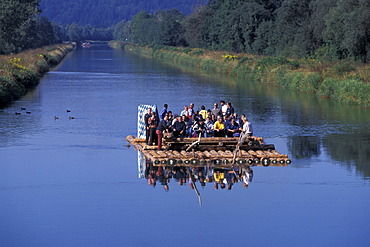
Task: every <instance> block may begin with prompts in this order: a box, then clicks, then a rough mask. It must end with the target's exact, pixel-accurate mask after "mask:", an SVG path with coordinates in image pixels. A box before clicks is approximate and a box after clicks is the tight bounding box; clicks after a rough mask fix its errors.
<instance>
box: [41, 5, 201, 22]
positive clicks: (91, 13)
mask: <svg viewBox="0 0 370 247" xmlns="http://www.w3.org/2000/svg"><path fill="white" fill-rule="evenodd" d="M206 2H207V0H84V1H82V0H41V3H40V9H41V10H42V15H43V16H46V17H47V18H48V19H49V20H50V21H53V22H55V23H57V24H63V25H65V24H71V23H73V22H76V23H77V24H78V25H80V26H84V25H88V24H90V25H93V26H98V27H108V26H112V25H115V24H116V23H118V22H119V21H121V20H130V19H131V17H132V16H133V15H135V14H137V13H138V12H139V11H141V10H146V11H147V12H149V13H155V12H156V11H157V10H159V9H163V10H165V9H173V8H176V9H178V10H179V11H180V12H182V13H185V14H189V13H190V12H191V11H192V10H193V8H194V7H195V6H198V5H200V4H202V5H203V4H205V3H206Z"/></svg>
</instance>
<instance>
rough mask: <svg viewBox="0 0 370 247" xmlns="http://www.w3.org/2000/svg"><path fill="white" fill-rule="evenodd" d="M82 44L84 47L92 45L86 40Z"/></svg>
mask: <svg viewBox="0 0 370 247" xmlns="http://www.w3.org/2000/svg"><path fill="white" fill-rule="evenodd" d="M81 46H82V47H84V48H89V47H90V43H89V42H84V43H82V45H81Z"/></svg>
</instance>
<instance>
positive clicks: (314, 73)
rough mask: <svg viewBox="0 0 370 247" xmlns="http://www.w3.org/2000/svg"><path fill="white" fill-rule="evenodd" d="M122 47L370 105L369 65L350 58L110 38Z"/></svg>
mask: <svg viewBox="0 0 370 247" xmlns="http://www.w3.org/2000/svg"><path fill="white" fill-rule="evenodd" d="M109 44H110V46H112V47H113V48H116V49H125V50H127V51H129V52H133V53H135V54H138V55H142V56H145V57H149V58H158V59H161V60H162V61H165V62H169V63H171V64H178V65H185V66H189V67H193V68H198V69H201V70H204V71H208V72H215V73H221V74H226V75H231V76H235V77H239V78H254V79H256V80H257V81H260V82H261V83H265V84H269V85H273V86H279V87H283V88H287V89H292V90H298V91H301V92H306V93H312V94H315V95H317V96H319V97H325V98H331V99H333V100H336V101H340V102H343V103H348V104H357V105H362V106H366V107H368V106H370V65H369V64H361V63H355V62H353V61H325V62H324V61H319V60H315V59H290V58H286V57H266V56H257V55H249V54H244V53H242V54H234V53H225V52H222V51H208V50H204V49H199V48H181V47H165V46H156V47H147V46H135V45H132V44H124V43H123V42H110V43H109Z"/></svg>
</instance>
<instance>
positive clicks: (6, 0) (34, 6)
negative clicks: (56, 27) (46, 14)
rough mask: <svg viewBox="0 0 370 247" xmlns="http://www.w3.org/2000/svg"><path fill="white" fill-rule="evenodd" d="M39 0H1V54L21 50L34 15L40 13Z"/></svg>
mask: <svg viewBox="0 0 370 247" xmlns="http://www.w3.org/2000/svg"><path fill="white" fill-rule="evenodd" d="M38 6H39V0H1V2H0V54H6V53H11V52H19V51H21V50H22V46H23V44H22V42H23V40H24V38H25V35H26V30H27V27H28V26H29V22H30V21H31V20H32V18H33V17H35V16H36V15H38V14H39V13H40V10H39V9H38Z"/></svg>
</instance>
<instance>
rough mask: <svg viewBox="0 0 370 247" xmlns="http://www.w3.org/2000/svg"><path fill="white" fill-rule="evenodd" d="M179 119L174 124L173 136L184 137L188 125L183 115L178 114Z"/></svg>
mask: <svg viewBox="0 0 370 247" xmlns="http://www.w3.org/2000/svg"><path fill="white" fill-rule="evenodd" d="M176 119H177V121H176V122H175V123H174V124H173V125H172V131H173V137H184V136H185V132H186V125H185V123H184V122H183V121H182V117H181V116H178V117H177V118H176Z"/></svg>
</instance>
